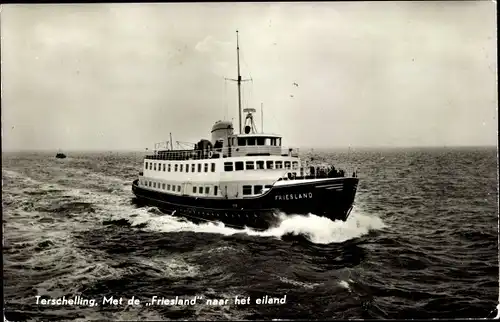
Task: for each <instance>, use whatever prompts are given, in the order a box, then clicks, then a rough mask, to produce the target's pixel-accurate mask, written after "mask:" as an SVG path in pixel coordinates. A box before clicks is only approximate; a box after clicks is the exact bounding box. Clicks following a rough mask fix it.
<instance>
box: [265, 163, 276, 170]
mask: <svg viewBox="0 0 500 322" xmlns="http://www.w3.org/2000/svg"><path fill="white" fill-rule="evenodd" d="M266 167H267V168H268V169H274V161H266Z"/></svg>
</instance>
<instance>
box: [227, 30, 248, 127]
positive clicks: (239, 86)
mask: <svg viewBox="0 0 500 322" xmlns="http://www.w3.org/2000/svg"><path fill="white" fill-rule="evenodd" d="M236 63H237V66H238V79H232V78H225V79H226V80H230V81H234V82H238V117H239V122H240V123H239V129H240V134H242V133H243V128H242V120H241V82H246V81H249V80H252V78H250V79H241V75H240V43H239V38H238V30H236Z"/></svg>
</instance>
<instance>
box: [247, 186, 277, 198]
mask: <svg viewBox="0 0 500 322" xmlns="http://www.w3.org/2000/svg"><path fill="white" fill-rule="evenodd" d="M252 187H253V189H252ZM262 187H263V186H261V185H254V186H250V185H248V186H243V195H244V196H249V195H252V190H253V194H254V195H260V194H261V193H262ZM264 187H265V188H266V189H270V188H271V187H272V185H266V186H264Z"/></svg>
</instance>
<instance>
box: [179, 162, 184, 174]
mask: <svg viewBox="0 0 500 322" xmlns="http://www.w3.org/2000/svg"><path fill="white" fill-rule="evenodd" d="M182 166H183V164H181V165H179V171H180V172H182V170H183V169H182Z"/></svg>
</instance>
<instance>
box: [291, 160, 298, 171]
mask: <svg viewBox="0 0 500 322" xmlns="http://www.w3.org/2000/svg"><path fill="white" fill-rule="evenodd" d="M298 168H299V163H298V162H297V161H293V162H292V169H293V170H297V169H298Z"/></svg>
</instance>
